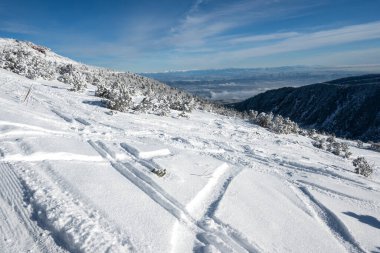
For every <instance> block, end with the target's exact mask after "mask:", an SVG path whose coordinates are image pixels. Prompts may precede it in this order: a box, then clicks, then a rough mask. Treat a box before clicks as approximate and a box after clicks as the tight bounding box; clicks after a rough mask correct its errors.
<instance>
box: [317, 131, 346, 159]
mask: <svg viewBox="0 0 380 253" xmlns="http://www.w3.org/2000/svg"><path fill="white" fill-rule="evenodd" d="M312 139H313V140H314V141H313V142H312V145H313V146H314V147H316V148H319V149H323V150H326V151H328V152H331V153H333V154H334V155H337V156H342V157H344V158H349V157H350V156H351V155H352V153H351V152H350V149H349V147H348V144H347V143H345V142H339V141H337V140H336V139H335V137H334V136H328V137H327V138H320V137H319V136H318V135H313V137H312Z"/></svg>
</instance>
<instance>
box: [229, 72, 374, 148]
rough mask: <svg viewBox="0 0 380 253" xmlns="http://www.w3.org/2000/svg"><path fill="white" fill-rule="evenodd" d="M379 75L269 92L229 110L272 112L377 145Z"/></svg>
mask: <svg viewBox="0 0 380 253" xmlns="http://www.w3.org/2000/svg"><path fill="white" fill-rule="evenodd" d="M379 99H380V75H378V74H371V75H361V76H354V77H349V78H341V79H337V80H333V81H329V82H324V83H317V84H312V85H306V86H303V87H299V88H292V87H286V88H281V89H275V90H269V91H267V92H264V93H261V94H259V95H257V96H254V97H252V98H249V99H247V100H245V101H242V102H240V103H236V104H233V105H232V106H233V107H235V108H236V109H238V110H241V111H244V110H257V111H260V112H273V113H275V114H280V115H282V116H284V117H289V118H290V119H292V120H294V121H296V122H297V123H299V124H300V125H302V126H304V127H307V128H315V129H318V130H319V131H326V132H329V133H334V134H335V135H336V136H340V137H345V138H350V139H362V140H366V141H374V142H378V141H380V103H379Z"/></svg>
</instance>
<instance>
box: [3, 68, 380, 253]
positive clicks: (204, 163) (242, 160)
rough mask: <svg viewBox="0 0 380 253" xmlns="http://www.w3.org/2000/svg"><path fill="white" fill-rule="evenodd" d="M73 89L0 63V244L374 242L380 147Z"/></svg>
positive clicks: (343, 246) (239, 247) (152, 247)
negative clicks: (322, 145) (121, 106)
mask: <svg viewBox="0 0 380 253" xmlns="http://www.w3.org/2000/svg"><path fill="white" fill-rule="evenodd" d="M68 88H69V86H68V85H66V84H63V83H60V82H58V81H44V80H34V81H32V80H29V79H27V78H24V77H21V76H19V75H16V74H14V73H11V72H8V71H5V70H0V105H1V106H0V252H5V253H7V252H12V253H13V252H15V253H16V252H49V253H51V252H75V253H77V252H172V253H176V252H178V253H181V252H334V253H335V252H380V181H379V176H380V173H379V169H378V168H377V169H376V170H375V172H374V174H373V175H372V176H371V177H370V178H365V177H363V176H360V175H357V174H355V173H354V172H353V171H354V168H353V166H352V159H353V158H355V157H357V156H359V155H360V156H364V157H366V159H367V160H369V161H370V162H371V163H375V164H376V165H379V164H380V155H379V153H376V152H374V151H370V150H366V149H358V148H356V147H355V143H354V142H349V143H350V145H351V147H350V149H351V151H352V153H353V155H352V158H350V159H343V158H341V157H338V156H335V155H333V154H332V153H328V152H326V151H324V150H321V149H317V148H315V147H313V146H312V140H311V139H309V138H307V137H304V136H297V135H293V134H290V135H278V134H274V133H271V132H269V131H267V130H265V129H264V128H261V127H259V126H256V125H253V124H251V123H249V122H247V121H244V120H241V119H237V118H231V117H225V116H220V115H217V114H213V113H207V112H202V111H194V112H192V113H191V114H190V118H189V119H187V118H179V117H177V115H178V112H176V111H172V113H171V115H169V116H165V117H162V116H156V115H151V114H142V113H136V114H134V113H121V112H117V113H110V110H109V109H107V108H105V107H104V106H103V103H102V101H101V99H100V98H97V97H95V96H94V92H95V89H96V88H95V87H91V86H90V87H88V88H87V89H86V91H85V92H83V93H76V92H71V91H69V90H68ZM28 93H29V94H28ZM27 94H28V95H27Z"/></svg>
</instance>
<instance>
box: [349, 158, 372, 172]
mask: <svg viewBox="0 0 380 253" xmlns="http://www.w3.org/2000/svg"><path fill="white" fill-rule="evenodd" d="M352 164H353V165H354V167H355V173H357V174H360V175H363V176H365V177H369V176H370V175H371V174H372V173H373V166H371V165H370V164H369V163H368V162H367V160H366V159H365V158H364V157H358V158H356V159H355V160H353V161H352Z"/></svg>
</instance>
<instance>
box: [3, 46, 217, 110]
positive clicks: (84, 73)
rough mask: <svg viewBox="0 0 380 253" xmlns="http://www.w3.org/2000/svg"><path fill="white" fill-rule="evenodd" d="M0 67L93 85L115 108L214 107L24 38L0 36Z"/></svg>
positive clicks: (74, 84)
mask: <svg viewBox="0 0 380 253" xmlns="http://www.w3.org/2000/svg"><path fill="white" fill-rule="evenodd" d="M0 68H3V69H6V70H9V71H12V72H13V73H16V74H19V75H22V76H25V77H27V78H30V79H33V80H34V79H44V80H58V81H60V82H63V83H66V84H69V85H70V89H71V90H74V91H83V90H84V89H86V87H87V86H88V85H95V86H96V87H97V91H96V93H95V95H96V96H98V97H102V98H104V99H105V100H104V101H105V103H106V105H107V107H109V108H112V109H116V110H119V111H134V112H148V113H153V114H157V115H166V114H167V113H168V112H169V111H170V110H171V109H174V110H178V111H183V113H185V112H189V111H191V110H192V109H193V108H200V107H202V108H205V107H210V106H211V107H214V106H212V105H211V104H209V103H207V102H206V101H203V100H201V99H199V98H197V97H194V96H192V95H190V94H188V93H186V92H183V91H180V90H177V89H175V88H171V87H169V86H167V85H165V84H163V83H160V82H158V81H155V80H153V79H150V78H146V77H143V76H139V75H137V74H134V73H130V72H117V71H112V70H108V69H103V68H98V67H93V66H88V65H85V64H81V63H78V62H75V61H72V60H70V59H67V58H65V57H63V56H60V55H57V54H56V53H54V52H52V51H51V50H50V49H48V48H46V47H43V46H39V45H35V44H33V43H31V42H27V41H18V40H13V39H2V38H0Z"/></svg>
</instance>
